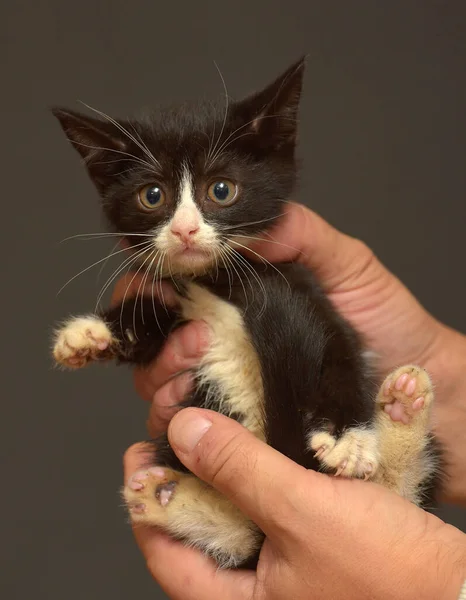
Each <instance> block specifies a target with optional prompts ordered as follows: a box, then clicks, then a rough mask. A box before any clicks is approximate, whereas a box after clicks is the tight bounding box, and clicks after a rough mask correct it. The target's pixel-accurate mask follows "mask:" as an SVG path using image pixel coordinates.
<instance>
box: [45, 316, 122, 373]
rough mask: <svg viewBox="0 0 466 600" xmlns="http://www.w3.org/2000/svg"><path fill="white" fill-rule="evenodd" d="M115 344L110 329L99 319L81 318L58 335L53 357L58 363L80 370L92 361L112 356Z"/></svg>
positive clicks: (71, 322) (70, 322)
mask: <svg viewBox="0 0 466 600" xmlns="http://www.w3.org/2000/svg"><path fill="white" fill-rule="evenodd" d="M114 343H115V340H114V339H113V337H112V333H111V331H110V329H109V328H108V327H107V325H106V323H105V322H104V321H103V320H102V319H100V318H98V317H81V318H77V319H73V320H71V321H69V322H68V323H67V324H66V325H65V326H64V327H63V328H62V329H61V330H60V331H59V332H58V333H57V336H56V340H55V345H54V349H53V355H54V357H55V360H56V361H57V363H59V364H62V365H64V366H66V367H69V368H72V369H79V368H81V367H83V366H84V365H85V364H86V363H88V362H90V361H92V360H102V359H104V358H108V357H110V356H111V355H112V352H111V346H112V345H113V344H114Z"/></svg>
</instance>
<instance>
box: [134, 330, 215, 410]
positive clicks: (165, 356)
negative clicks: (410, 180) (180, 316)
mask: <svg viewBox="0 0 466 600" xmlns="http://www.w3.org/2000/svg"><path fill="white" fill-rule="evenodd" d="M209 341H210V331H209V328H208V326H207V324H206V323H205V322H204V321H193V322H191V323H189V324H188V325H184V326H183V327H180V329H178V330H177V331H175V332H174V333H173V334H172V335H171V336H170V337H169V338H168V340H167V342H166V344H165V346H164V348H163V350H162V352H161V354H160V355H159V356H158V358H157V360H156V361H155V362H154V363H153V365H151V366H150V367H149V368H148V369H145V370H143V371H141V370H139V371H138V372H137V375H136V379H140V378H142V379H146V381H145V382H144V383H143V384H142V383H141V381H137V383H136V385H137V386H138V389H141V391H144V397H145V398H146V399H147V400H152V398H153V395H154V393H155V392H156V391H157V390H158V389H159V388H160V387H161V386H162V385H164V384H165V383H167V381H169V380H170V379H171V378H172V377H173V376H174V375H176V374H177V373H181V372H182V371H186V370H188V369H192V368H193V367H195V366H196V365H197V364H198V362H199V358H200V357H201V356H202V355H203V353H204V352H205V351H206V350H207V348H208V345H209Z"/></svg>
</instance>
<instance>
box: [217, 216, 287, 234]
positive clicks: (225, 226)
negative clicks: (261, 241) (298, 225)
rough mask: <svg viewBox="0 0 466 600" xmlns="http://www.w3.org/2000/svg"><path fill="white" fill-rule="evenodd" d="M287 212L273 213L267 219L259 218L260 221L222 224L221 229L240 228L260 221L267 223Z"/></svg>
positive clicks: (258, 223)
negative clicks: (272, 215)
mask: <svg viewBox="0 0 466 600" xmlns="http://www.w3.org/2000/svg"><path fill="white" fill-rule="evenodd" d="M286 214H287V213H281V214H279V215H275V216H274V217H269V218H267V219H261V220H260V221H249V222H246V223H239V224H238V225H224V226H222V231H231V230H232V229H240V228H241V227H248V226H249V225H260V224H261V223H267V222H268V221H274V220H276V219H279V218H280V217H282V216H284V215H286Z"/></svg>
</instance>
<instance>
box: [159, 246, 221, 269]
mask: <svg viewBox="0 0 466 600" xmlns="http://www.w3.org/2000/svg"><path fill="white" fill-rule="evenodd" d="M169 261H170V262H169V264H170V269H171V271H172V273H173V274H179V275H200V274H203V273H205V272H206V271H208V270H209V268H210V267H211V266H212V265H213V263H214V258H213V255H212V253H211V252H206V251H204V250H195V249H190V248H187V249H185V250H182V251H180V252H175V253H173V254H172V255H171V256H170V257H169Z"/></svg>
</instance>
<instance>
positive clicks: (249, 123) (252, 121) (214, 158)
mask: <svg viewBox="0 0 466 600" xmlns="http://www.w3.org/2000/svg"><path fill="white" fill-rule="evenodd" d="M277 117H280V118H281V119H285V118H288V119H289V120H290V121H296V119H293V118H291V117H283V116H282V115H262V116H259V117H256V118H255V119H251V121H248V122H247V123H244V125H241V126H240V127H238V128H237V129H235V131H232V132H231V133H230V135H229V136H228V137H227V138H226V139H225V140H224V142H223V143H222V144H221V145H220V147H219V148H218V150H217V151H216V152H215V154H214V156H213V157H212V158H211V160H210V162H209V166H210V165H212V163H213V162H215V160H217V158H218V156H219V154H220V153H221V152H222V151H223V150H224V149H225V144H226V143H227V142H228V140H229V139H231V138H232V137H233V136H234V135H235V134H236V133H238V131H241V129H244V128H245V127H247V126H248V125H251V124H252V123H255V122H257V121H260V120H262V119H276V118H277ZM248 135H249V134H248ZM251 135H253V134H252V133H251ZM240 137H241V136H240Z"/></svg>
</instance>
